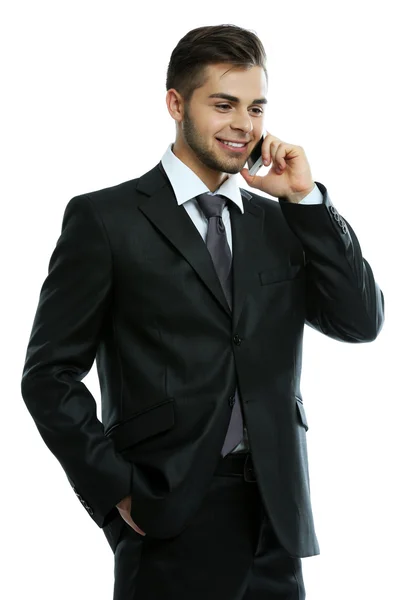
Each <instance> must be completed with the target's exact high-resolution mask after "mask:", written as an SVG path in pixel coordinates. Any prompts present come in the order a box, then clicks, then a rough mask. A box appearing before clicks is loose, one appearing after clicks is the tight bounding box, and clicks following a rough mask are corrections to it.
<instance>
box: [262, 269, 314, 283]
mask: <svg viewBox="0 0 400 600" xmlns="http://www.w3.org/2000/svg"><path fill="white" fill-rule="evenodd" d="M258 276H259V278H260V285H268V284H270V283H278V282H280V281H291V280H293V279H301V278H302V277H304V265H303V264H298V265H280V266H275V267H268V269H264V270H263V271H259V272H258Z"/></svg>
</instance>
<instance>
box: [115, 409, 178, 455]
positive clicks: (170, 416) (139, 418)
mask: <svg viewBox="0 0 400 600" xmlns="http://www.w3.org/2000/svg"><path fill="white" fill-rule="evenodd" d="M174 402H175V399H174V398H168V400H165V401H164V402H162V403H161V404H157V405H156V406H151V407H150V408H147V409H146V410H144V411H141V412H139V413H137V414H136V415H133V417H131V418H130V419H128V420H127V421H124V422H123V423H119V424H118V425H114V427H112V428H111V429H110V430H109V431H108V432H107V434H106V435H108V436H109V437H110V438H111V439H112V440H113V442H114V446H115V449H116V450H117V452H119V451H121V450H124V449H125V448H129V447H131V446H134V445H135V444H137V443H138V442H142V441H143V440H146V439H148V438H150V437H152V436H155V435H157V434H159V433H162V432H163V431H167V430H168V429H171V428H172V427H173V426H174V423H175V410H174Z"/></svg>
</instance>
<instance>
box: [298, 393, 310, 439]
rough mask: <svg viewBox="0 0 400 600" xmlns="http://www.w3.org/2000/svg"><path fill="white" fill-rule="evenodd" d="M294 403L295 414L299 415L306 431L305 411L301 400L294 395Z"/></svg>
mask: <svg viewBox="0 0 400 600" xmlns="http://www.w3.org/2000/svg"><path fill="white" fill-rule="evenodd" d="M296 405H297V414H298V415H299V418H300V422H301V424H302V425H303V427H304V429H305V430H306V431H308V423H307V417H306V411H305V409H304V406H303V400H301V398H298V397H297V396H296Z"/></svg>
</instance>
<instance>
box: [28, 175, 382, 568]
mask: <svg viewBox="0 0 400 600" xmlns="http://www.w3.org/2000/svg"><path fill="white" fill-rule="evenodd" d="M316 184H317V185H318V188H319V189H320V191H321V192H322V193H323V197H324V203H323V204H320V205H299V204H291V203H289V202H287V201H286V200H285V199H284V198H279V200H278V201H276V200H272V199H268V198H266V197H263V196H260V195H257V194H255V193H253V192H252V193H249V192H247V191H245V190H242V189H241V193H242V197H243V203H244V214H242V213H241V212H240V211H239V210H238V209H237V207H236V206H235V205H234V204H233V203H231V204H230V215H231V225H232V240H233V314H231V312H230V310H229V307H228V305H227V302H226V299H225V296H224V294H223V291H222V288H221V286H220V283H219V280H218V277H217V275H216V272H215V270H214V267H213V263H212V260H211V256H210V254H209V252H208V250H207V247H206V245H205V243H204V241H203V239H202V238H201V236H200V234H199V232H198V231H197V229H196V227H195V225H194V224H193V222H192V221H191V219H190V217H189V215H188V214H187V212H186V210H185V208H184V206H178V204H177V202H176V198H175V196H174V192H173V189H172V187H171V184H170V182H169V180H168V178H167V176H166V174H165V171H164V170H163V167H162V165H161V163H159V164H158V165H156V166H155V167H154V168H153V169H151V170H150V171H149V172H148V173H146V174H144V175H143V176H142V177H139V178H137V179H133V180H131V181H127V182H124V183H121V184H120V185H116V186H113V187H110V188H106V189H103V190H99V191H96V192H93V193H89V194H82V195H79V196H75V197H73V198H72V199H71V200H70V201H69V202H68V204H67V206H66V209H65V213H64V217H63V222H62V231H61V235H60V237H59V239H58V241H57V244H56V247H55V249H54V251H53V253H52V256H51V258H50V263H49V271H48V276H47V277H46V279H45V281H44V283H43V286H42V288H41V292H40V298H39V303H38V307H37V312H36V315H35V319H34V323H33V327H32V333H31V336H30V340H29V345H28V348H27V354H26V361H25V365H24V369H23V377H22V387H21V389H22V396H23V399H24V401H25V403H26V405H27V407H28V409H29V411H30V414H31V415H32V417H33V419H34V421H35V423H36V425H37V427H38V430H39V432H40V434H41V436H42V438H43V439H44V441H45V443H46V444H47V446H48V447H49V449H50V450H51V452H52V453H53V454H54V455H55V456H56V458H57V459H58V460H59V462H60V463H61V465H62V467H63V468H64V470H65V472H66V475H67V477H68V480H69V481H70V483H71V485H72V486H73V489H74V491H75V493H76V494H77V496H78V497H79V499H80V501H81V502H82V504H83V505H84V507H85V508H86V510H87V511H88V513H89V514H90V516H91V517H92V519H93V520H94V521H95V522H96V523H97V525H99V526H100V527H104V526H105V525H106V524H107V523H108V522H109V521H110V520H111V519H112V518H114V517H115V516H116V515H117V514H118V513H117V509H116V508H115V504H117V503H118V502H119V501H120V500H121V499H122V498H123V497H124V496H126V495H128V494H132V511H131V514H132V518H133V520H134V521H135V522H136V523H137V524H138V525H139V526H140V527H141V528H142V529H143V530H144V531H145V532H146V533H147V534H148V535H149V536H155V537H159V538H167V537H169V536H175V535H177V534H179V533H180V532H181V531H182V530H183V529H184V528H185V527H186V526H187V525H188V524H189V521H190V519H191V517H192V516H193V514H194V512H195V511H196V509H197V508H198V507H199V505H200V503H201V502H202V498H203V496H204V494H205V492H206V490H207V487H208V486H209V484H210V482H211V479H212V477H213V473H214V470H215V468H216V465H217V463H218V461H219V458H220V452H221V448H222V445H223V442H224V438H225V433H226V430H227V428H228V423H229V419H230V414H231V410H232V408H231V406H230V402H229V400H230V398H231V396H232V394H234V391H235V386H236V382H237V384H238V386H239V389H240V392H241V396H242V399H243V411H244V417H245V420H246V422H247V427H248V433H249V441H250V446H251V451H252V455H253V462H254V469H255V473H256V476H257V478H258V484H259V486H260V492H261V495H262V499H263V503H264V505H265V508H266V510H267V511H268V514H269V516H270V518H271V521H272V524H273V526H274V529H275V531H276V533H277V536H278V538H279V539H280V541H281V543H282V545H283V546H284V547H285V548H286V549H287V551H288V552H289V553H290V554H291V555H292V556H297V557H305V556H312V555H315V554H319V546H318V541H317V538H316V535H315V530H314V523H313V515H312V508H311V503H310V481H309V472H308V461H307V443H306V437H307V434H306V431H307V429H308V425H307V419H306V414H305V410H304V405H303V398H302V394H301V390H300V374H301V363H302V339H303V329H304V323H306V324H308V325H309V326H311V327H314V328H315V329H317V330H319V331H321V332H322V333H323V334H325V335H327V336H329V337H331V338H334V339H336V340H341V341H344V342H350V343H360V342H370V341H372V340H374V339H375V338H376V336H377V335H378V333H379V331H380V329H381V327H382V323H383V319H384V298H383V294H382V292H381V291H380V289H379V287H378V285H377V284H376V283H375V281H374V276H373V273H372V270H371V267H370V265H369V264H368V262H367V261H366V260H365V259H364V258H363V257H362V254H361V249H360V246H359V243H358V240H357V238H356V235H355V233H354V231H353V229H352V228H351V226H350V225H349V223H348V222H347V221H346V220H345V219H343V217H341V216H340V215H339V214H338V212H337V210H336V209H335V208H334V206H333V205H332V202H331V201H330V198H329V195H328V193H327V190H326V188H325V187H324V186H323V185H322V184H321V183H318V182H316ZM95 358H96V365H97V370H98V375H99V381H100V387H101V411H102V422H100V421H99V420H98V419H97V417H96V403H95V400H94V398H93V396H92V395H91V393H90V392H89V390H88V389H87V388H86V386H85V385H84V384H83V383H82V380H83V378H84V377H85V375H87V373H88V372H89V370H90V369H91V367H92V365H93V362H94V359H95ZM121 521H122V519H121Z"/></svg>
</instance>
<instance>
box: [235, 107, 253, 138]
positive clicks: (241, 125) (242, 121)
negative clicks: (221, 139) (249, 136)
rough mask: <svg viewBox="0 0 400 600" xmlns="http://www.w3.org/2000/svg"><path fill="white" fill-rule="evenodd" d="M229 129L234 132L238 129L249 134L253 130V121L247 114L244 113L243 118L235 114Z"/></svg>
mask: <svg viewBox="0 0 400 600" xmlns="http://www.w3.org/2000/svg"><path fill="white" fill-rule="evenodd" d="M231 128H232V129H233V130H234V131H235V130H237V129H240V130H241V131H244V132H246V133H249V132H250V131H252V130H253V121H252V120H251V118H250V116H249V114H248V113H247V112H246V115H243V116H242V115H239V114H237V115H236V116H235V119H234V120H233V121H232V123H231Z"/></svg>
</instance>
